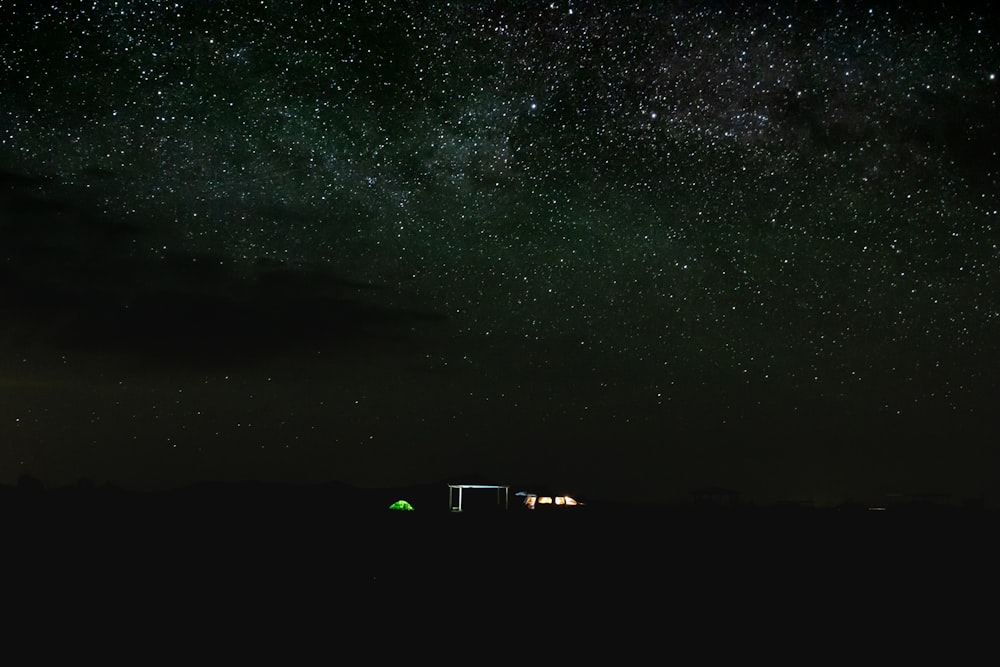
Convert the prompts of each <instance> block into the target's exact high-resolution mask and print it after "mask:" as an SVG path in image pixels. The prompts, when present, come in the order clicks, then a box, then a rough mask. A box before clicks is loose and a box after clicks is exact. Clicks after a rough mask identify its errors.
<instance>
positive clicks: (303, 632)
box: [0, 484, 998, 664]
mask: <svg viewBox="0 0 1000 667" xmlns="http://www.w3.org/2000/svg"><path fill="white" fill-rule="evenodd" d="M0 490H2V492H3V493H2V495H0V514H2V516H3V517H4V530H3V545H4V552H5V555H6V559H5V560H6V569H5V577H4V579H5V581H4V586H3V592H4V600H5V606H6V607H7V609H8V610H11V611H13V612H14V614H13V618H14V619H15V623H14V625H13V626H9V630H10V633H11V634H10V635H9V636H12V637H13V636H17V637H22V636H21V635H20V634H19V633H20V630H21V629H24V630H25V631H26V632H27V633H28V634H25V635H24V637H28V636H30V637H32V640H31V642H35V643H31V642H28V641H27V640H25V639H24V638H23V637H22V638H21V641H20V644H19V645H20V646H34V647H36V651H39V650H43V649H41V648H39V647H43V646H44V647H46V648H45V649H44V650H45V651H46V654H48V652H49V650H50V649H49V648H48V647H52V649H53V650H55V648H56V647H61V648H62V649H66V648H68V649H69V650H70V653H71V655H73V656H74V657H76V656H79V655H81V652H84V649H83V648H81V647H82V646H87V647H91V648H88V649H86V652H90V651H108V650H110V651H112V652H113V653H115V654H118V655H122V654H124V655H125V656H127V657H130V659H131V657H134V656H136V655H139V656H147V655H149V651H152V652H153V653H155V654H156V655H162V654H163V653H161V652H166V651H177V652H179V654H180V657H185V658H188V659H190V658H191V657H192V656H197V657H200V658H204V657H206V656H207V655H210V653H206V651H209V650H211V651H212V652H219V655H220V656H225V657H227V658H228V659H234V658H235V657H236V656H239V655H246V656H248V657H252V658H254V659H256V660H260V659H262V657H261V654H260V653H259V651H263V650H264V648H263V647H265V646H267V647H268V650H269V651H274V650H276V651H277V653H267V654H263V655H269V656H271V657H272V658H274V659H275V660H276V661H279V662H282V663H283V664H285V663H286V662H287V661H289V660H292V659H293V658H295V657H296V656H297V657H299V658H302V659H307V658H310V657H312V656H315V655H317V654H316V653H315V652H316V651H317V650H320V651H325V652H326V653H325V654H324V655H326V656H327V657H330V656H338V655H342V653H341V652H344V651H348V650H352V651H353V650H354V649H353V648H350V649H349V648H348V647H354V646H358V645H360V646H361V647H362V649H361V650H364V651H369V652H370V655H369V657H371V658H373V659H375V658H378V657H380V656H381V657H385V656H387V655H394V656H398V655H402V656H412V655H418V654H419V652H421V651H424V650H427V649H429V650H431V652H432V654H433V655H438V656H440V655H442V654H443V653H442V652H444V654H448V653H447V652H448V651H458V650H459V649H460V648H461V649H462V650H467V649H468V650H473V651H486V652H487V653H488V654H489V655H491V656H494V657H496V656H498V655H506V656H512V657H511V659H518V658H517V656H520V657H521V658H529V657H531V656H535V657H536V658H540V656H542V655H553V656H559V657H560V658H561V659H562V660H564V661H573V662H575V661H577V660H579V659H581V658H583V659H586V660H588V661H589V660H591V659H593V657H594V656H593V655H591V651H592V648H591V647H595V646H605V647H610V648H611V650H613V651H615V652H616V653H615V655H617V656H618V658H619V659H624V658H625V656H626V655H635V657H636V658H637V659H638V658H639V657H641V655H648V651H650V650H655V651H663V652H664V655H666V654H669V653H671V652H682V651H683V652H685V653H684V654H685V655H700V656H701V658H702V659H705V660H725V661H733V660H744V659H746V658H747V657H748V656H751V655H777V654H786V655H789V656H791V657H796V659H801V660H806V661H807V662H811V660H812V659H813V658H816V659H819V656H821V655H832V654H833V653H831V652H834V651H836V652H841V651H846V652H847V654H848V655H856V651H857V650H861V649H858V648H856V646H863V647H864V649H863V650H864V651H890V652H891V653H892V654H893V655H896V656H899V655H900V654H899V651H902V650H905V651H913V650H918V649H915V648H914V647H917V646H919V645H921V644H920V642H923V641H925V640H929V639H930V638H932V637H937V638H941V636H942V635H941V633H942V632H943V631H944V629H945V627H958V628H960V629H961V630H962V631H963V632H964V633H966V635H967V636H968V637H970V638H973V637H976V636H978V637H980V638H985V637H988V636H989V632H990V631H989V619H990V618H991V614H992V612H991V611H990V609H991V607H990V605H993V604H994V603H993V601H994V600H995V593H996V591H997V588H998V587H997V571H996V563H997V555H998V549H997V544H996V541H995V535H996V528H997V525H998V522H997V514H996V513H995V512H993V511H989V510H982V509H977V508H974V507H969V508H963V509H958V508H951V509H948V508H943V507H932V506H929V505H925V506H922V507H921V506H916V505H911V506H908V507H899V508H894V509H895V510H896V511H885V512H871V511H866V510H864V509H862V508H860V507H847V506H845V507H842V508H837V509H832V508H831V509H811V508H802V507H792V506H775V507H766V508H765V507H758V508H754V507H750V506H736V507H728V508H720V507H696V506H694V505H688V506H677V507H649V506H647V507H627V506H620V507H614V506H602V507H594V506H588V507H585V508H582V509H581V508H578V509H577V510H570V511H548V512H546V511H536V512H529V511H525V510H516V509H511V510H508V511H494V512H489V511H479V512H472V511H470V512H464V513H462V514H453V513H451V512H449V511H448V505H447V488H446V487H445V486H444V485H443V484H441V485H433V486H427V487H419V488H408V489H381V490H378V489H364V490H362V489H355V488H353V487H347V486H342V485H334V484H330V485H324V486H314V487H280V486H275V485H262V484H233V485H221V484H208V485H202V486H195V487H188V488H186V489H180V490H176V491H173V492H164V493H132V492H127V491H123V490H120V489H116V488H113V487H93V488H79V487H73V488H67V489H51V490H42V489H40V488H31V487H30V486H28V485H26V484H22V485H21V486H20V487H18V488H14V487H3V488H2V489H0ZM402 494H406V495H405V496H403V497H406V498H408V499H409V500H410V501H411V502H412V503H413V504H414V506H416V507H418V508H420V507H423V508H424V509H422V510H421V509H418V510H416V511H413V512H391V511H389V510H388V509H386V508H387V507H388V505H389V503H391V502H392V501H393V500H396V499H398V498H399V497H400V496H401V495H402ZM435 497H436V501H434V502H431V501H433V500H434V499H435ZM430 508H434V509H430ZM928 627H930V628H931V629H932V630H933V633H932V634H929V635H928V636H927V637H926V638H925V637H924V636H923V633H924V632H925V630H927V628H928ZM36 636H38V637H40V639H38V640H37V641H36V640H35V639H34V638H35V637H36ZM53 637H58V639H53ZM70 638H82V639H72V640H71V639H70ZM870 640H874V641H875V642H878V644H872V643H870ZM74 641H82V642H83V643H82V644H79V645H78V644H75V643H72V642H74ZM39 642H40V643H39ZM900 642H902V643H900ZM969 646H970V644H963V645H962V646H961V647H958V648H957V649H956V650H960V651H965V650H970V649H969ZM126 647H129V648H126ZM132 647H135V648H132ZM206 647H211V648H210V649H208V648H206ZM275 647H277V648H276V649H275ZM365 647H367V648H365ZM691 650H694V651H697V652H699V653H697V654H691V653H689V652H690V651H691ZM949 650H950V649H949ZM135 651H138V653H136V652H135ZM192 651H195V652H194V653H192ZM350 655H354V656H355V658H357V654H356V653H351V654H350ZM951 655H955V654H951ZM414 659H415V658H414ZM800 664H801V663H800Z"/></svg>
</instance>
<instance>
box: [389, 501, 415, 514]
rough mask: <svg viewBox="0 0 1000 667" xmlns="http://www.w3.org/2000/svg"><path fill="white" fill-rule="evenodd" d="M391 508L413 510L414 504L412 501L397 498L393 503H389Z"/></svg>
mask: <svg viewBox="0 0 1000 667" xmlns="http://www.w3.org/2000/svg"><path fill="white" fill-rule="evenodd" d="M389 509H391V510H403V511H406V512H412V511H413V505H411V504H410V503H408V502H406V501H405V500H397V501H396V502H394V503H393V504H391V505H389Z"/></svg>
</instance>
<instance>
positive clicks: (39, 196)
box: [0, 172, 442, 361]
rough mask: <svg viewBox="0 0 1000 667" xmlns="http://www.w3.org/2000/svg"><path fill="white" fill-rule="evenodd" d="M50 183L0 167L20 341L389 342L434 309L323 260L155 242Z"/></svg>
mask: <svg viewBox="0 0 1000 667" xmlns="http://www.w3.org/2000/svg"><path fill="white" fill-rule="evenodd" d="M54 186H55V182H54V180H52V179H41V178H33V177H30V176H27V175H24V174H16V173H9V172H8V173H4V174H0V193H2V195H0V246H2V248H3V254H2V255H0V310H2V311H3V314H4V320H5V323H6V326H5V329H6V333H7V334H8V335H9V336H11V337H12V338H13V339H14V340H15V341H16V342H18V343H21V344H28V345H52V346H60V347H70V348H93V349H101V350H113V351H119V352H125V353H137V354H141V355H143V356H149V357H151V358H166V359H185V360H189V361H207V360H209V359H212V358H218V357H219V356H222V357H224V358H227V359H237V358H238V359H248V360H249V359H253V358H255V357H263V356H267V355H271V354H274V353H282V352H287V351H294V350H296V349H300V348H303V347H308V348H310V349H340V348H344V347H345V346H355V347H354V349H357V348H356V346H357V345H370V344H387V343H389V342H390V341H400V340H402V339H405V338H407V337H408V336H409V335H410V334H411V333H412V331H413V330H414V329H415V328H417V327H423V326H424V325H427V324H429V323H438V322H440V321H442V318H441V317H440V316H439V315H437V314H435V313H431V312H423V311H419V310H416V309H413V310H410V309H405V308H399V307H391V306H387V305H384V304H383V303H381V302H380V299H382V298H384V297H385V294H384V290H382V289H380V288H378V287H376V286H373V285H369V284H365V283H362V282H356V281H351V280H347V279H344V278H341V277H340V276H338V275H336V274H335V273H334V272H333V271H331V270H330V269H329V268H320V267H301V266H300V267H293V266H290V265H287V264H283V263H280V262H274V261H267V260H258V261H256V262H252V263H243V264H238V263H235V262H232V261H226V260H224V259H222V258H219V257H213V256H209V255H199V254H194V253H183V252H176V251H172V252H164V253H159V252H157V251H156V248H157V247H158V246H162V245H163V244H162V239H160V238H158V236H157V234H156V233H155V232H154V231H153V230H152V229H149V228H144V227H141V226H139V225H136V224H133V223H125V222H120V221H116V220H113V219H110V218H108V217H106V216H102V215H99V214H97V213H95V212H93V211H91V210H89V209H87V208H86V207H84V206H81V205H79V204H74V203H70V200H69V199H67V198H65V197H61V196H59V195H53V194H51V192H50V191H51V190H55V189H56V188H55V187H54ZM171 240H172V241H174V240H175V239H171ZM172 245H176V244H172Z"/></svg>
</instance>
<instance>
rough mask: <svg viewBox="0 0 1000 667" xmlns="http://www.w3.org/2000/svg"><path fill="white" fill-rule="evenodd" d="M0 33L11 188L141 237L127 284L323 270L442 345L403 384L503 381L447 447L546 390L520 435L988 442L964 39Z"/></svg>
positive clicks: (999, 268)
mask: <svg viewBox="0 0 1000 667" xmlns="http://www.w3.org/2000/svg"><path fill="white" fill-rule="evenodd" d="M4 4H5V7H4V9H3V10H2V11H3V14H4V21H3V22H2V23H3V27H2V28H0V34H2V43H3V46H2V47H0V72H2V77H0V80H2V82H0V114H2V118H3V122H2V125H0V132H2V134H0V167H2V168H3V169H4V170H6V171H7V172H11V173H18V174H25V175H27V176H30V177H33V178H38V179H39V182H41V183H44V185H42V186H39V187H40V188H42V189H43V190H44V191H45V192H46V196H59V197H64V198H70V199H72V200H73V201H74V202H82V203H85V205H86V206H88V207H90V208H91V209H92V210H94V211H96V212H99V213H100V214H101V215H104V216H106V217H107V218H109V219H111V220H114V221H116V223H117V224H120V225H123V226H128V227H127V228H128V229H135V230H140V231H141V233H140V232H136V233H135V234H134V235H133V236H131V237H129V239H130V240H129V243H128V244H127V245H128V248H127V250H123V251H122V252H123V255H127V256H129V257H133V258H141V261H143V262H146V263H156V262H170V263H171V266H174V265H176V264H178V263H183V262H187V261H192V262H193V261H197V260H201V261H202V262H204V261H206V258H210V261H212V262H218V263H220V264H222V265H225V266H243V265H247V264H248V263H249V265H257V266H259V265H261V263H266V264H267V265H268V266H281V267H286V268H287V269H288V270H289V271H290V272H295V271H303V272H311V271H317V270H320V271H331V272H334V273H336V274H337V275H338V276H341V277H343V278H344V279H345V280H350V281H354V282H356V283H358V284H366V285H371V286H377V289H376V290H375V292H376V293H377V297H375V298H377V300H378V302H379V305H380V307H383V306H384V307H385V308H387V309H416V310H420V311H421V312H426V313H431V314H434V315H435V316H440V317H441V318H442V319H443V321H445V322H447V327H448V330H447V333H445V334H441V335H443V336H447V337H448V340H453V341H455V342H454V343H448V344H444V345H437V346H435V347H434V350H433V351H418V352H416V353H415V354H416V356H417V357H419V358H420V362H419V365H420V367H421V368H426V369H430V370H434V371H436V370H439V369H441V368H443V367H445V366H449V365H450V367H451V368H455V367H456V366H457V367H459V368H464V367H466V366H469V367H474V366H475V365H476V364H481V365H482V368H481V370H480V371H477V372H479V373H481V374H484V375H490V374H491V373H492V374H493V375H498V374H499V375H503V374H504V372H506V371H501V370H498V368H501V369H507V368H509V367H510V363H511V359H516V360H517V361H516V362H515V363H516V364H517V365H518V366H519V367H523V368H524V369H525V370H524V374H523V375H519V376H517V379H516V380H510V379H508V380H503V381H501V380H499V379H496V384H495V386H494V389H493V390H492V393H491V392H490V391H486V392H485V393H486V394H490V396H491V397H492V399H493V401H494V403H493V406H495V405H496V404H497V403H498V402H499V403H500V404H502V405H505V407H504V408H502V409H499V412H497V413H494V412H493V410H494V408H493V407H492V406H486V405H485V404H482V403H481V400H482V394H483V391H480V387H479V385H474V383H473V382H472V381H467V382H466V384H464V385H462V386H463V390H462V391H461V392H460V393H462V395H463V396H464V395H466V394H468V395H469V396H472V395H473V394H478V395H477V396H475V397H473V398H472V399H469V400H470V401H474V402H475V406H474V407H470V406H469V405H466V406H465V407H464V408H462V414H464V415H465V416H466V417H465V418H466V419H468V415H482V414H493V415H494V417H493V418H496V419H499V418H498V417H496V416H495V415H496V414H503V415H509V414H511V413H518V409H517V408H515V407H512V406H511V405H510V404H509V401H510V400H511V398H510V397H511V395H515V396H516V395H517V394H519V393H520V394H522V395H523V394H532V393H533V392H538V393H541V394H545V400H546V401H549V402H551V404H552V413H559V414H562V415H563V417H562V421H561V422H559V421H558V420H557V422H558V424H559V425H558V426H553V425H552V424H549V420H551V419H553V417H552V414H551V413H546V414H544V415H539V414H535V413H534V412H532V413H531V415H530V416H529V417H525V418H524V419H525V421H526V422H527V423H529V424H531V423H534V422H533V420H541V421H542V422H544V423H546V424H549V425H548V426H546V427H544V428H553V429H554V428H561V427H562V426H564V425H565V424H564V422H573V423H577V422H585V421H586V420H587V419H589V417H588V416H587V415H588V413H589V414H591V415H592V414H593V411H596V412H598V413H600V414H601V415H604V418H603V419H599V421H600V422H601V423H604V424H607V429H609V430H614V429H615V428H617V427H618V426H621V425H622V423H623V422H629V423H632V422H639V423H644V424H650V425H655V426H656V428H660V427H662V425H663V424H664V423H665V422H666V421H669V419H667V418H666V417H664V416H663V414H666V413H662V414H661V412H660V411H661V410H665V409H667V408H668V407H669V406H670V405H671V404H672V403H673V404H675V405H676V404H677V402H681V403H683V402H684V401H689V400H692V399H691V397H692V396H700V397H701V398H700V399H698V400H697V405H698V406H699V410H700V411H701V412H703V413H705V414H711V415H713V420H717V421H718V422H720V423H725V422H729V423H732V422H733V421H736V422H739V423H743V421H744V420H749V421H748V422H747V423H752V424H756V426H754V427H753V428H751V427H747V428H748V429H749V430H750V431H753V432H755V433H756V434H757V435H756V437H760V436H761V433H760V431H761V427H760V424H759V422H760V421H763V422H767V421H768V420H770V419H771V418H772V417H773V416H774V415H776V414H779V413H781V414H783V413H784V411H786V410H787V411H792V412H794V411H798V410H800V409H801V410H807V409H812V410H814V411H815V412H814V413H811V414H817V413H818V414H826V415H830V419H831V420H832V421H840V420H842V419H844V418H845V415H851V416H854V417H857V418H859V419H864V420H869V421H866V423H869V422H870V420H873V419H878V420H887V421H884V422H883V421H879V422H878V423H880V424H883V423H887V424H888V423H892V421H891V420H892V419H894V418H904V419H905V418H907V417H908V416H909V415H919V414H921V413H925V412H927V411H929V412H930V413H932V414H934V415H946V414H948V415H954V414H961V415H970V414H971V415H972V418H974V419H980V420H981V419H985V418H986V417H985V416H984V415H985V414H986V411H987V410H988V408H987V406H988V405H989V404H990V402H991V400H992V399H991V398H990V397H991V396H992V397H995V390H993V389H991V388H992V387H994V386H995V381H996V380H997V363H996V361H997V352H998V350H997V343H998V342H1000V337H998V334H1000V327H998V324H1000V254H998V253H1000V246H998V243H1000V231H998V229H997V219H998V218H997V216H998V215H1000V201H998V200H1000V170H998V166H1000V162H998V154H997V150H998V147H1000V141H998V139H1000V136H998V130H997V125H996V120H995V119H996V118H997V113H998V90H1000V88H998V86H1000V82H998V81H997V80H996V75H997V73H998V72H1000V47H998V44H1000V40H998V33H997V26H996V22H995V21H994V20H992V19H991V17H989V16H988V15H986V14H980V13H977V12H976V11H974V10H966V9H949V8H948V7H943V8H939V9H937V10H926V9H923V10H921V11H919V12H918V11H915V10H913V9H912V8H911V7H910V6H909V5H907V4H906V3H900V4H899V5H892V4H888V3H869V4H868V5H866V6H855V4H854V3H849V4H842V3H818V2H804V1H803V2H770V3H768V2H759V3H752V4H743V5H741V6H740V7H739V8H733V7H730V6H726V5H725V3H687V2H676V3H629V4H628V5H626V4H624V3H610V2H608V3H592V2H555V3H548V2H518V3H427V4H430V5H432V8H426V7H425V6H424V4H423V3H406V2H402V3H397V2H389V3H386V2H367V3H344V4H338V3H334V2H325V3H289V2H260V3H253V4H252V5H251V4H248V3H229V2H168V3H164V2H125V1H121V2H98V3H77V2H64V3H51V4H48V5H46V4H44V3H32V2H21V3H17V2H15V3H4ZM126 236H127V234H126ZM7 261H8V262H12V261H13V260H11V259H10V258H8V260H7ZM136 261H139V260H136ZM227 335H228V334H227ZM490 355H493V356H490ZM497 356H499V358H501V359H503V361H500V362H497V361H493V362H489V361H484V360H488V359H494V360H495V359H496V358H497ZM490 364H492V366H491V365H490ZM609 369H613V370H609ZM536 371H537V372H538V373H543V374H546V373H555V374H558V373H564V374H568V376H569V377H570V378H572V379H571V380H569V381H568V382H569V384H573V383H576V382H578V381H582V380H580V378H587V379H586V382H589V383H590V385H588V387H589V388H588V389H581V390H580V393H579V394H577V395H575V396H573V395H570V396H565V395H563V396H560V397H558V398H553V397H552V396H550V395H549V394H548V393H547V392H546V391H540V390H538V388H537V386H535V385H532V384H531V380H530V378H531V377H533V376H532V375H531V373H532V372H536ZM491 377H492V376H491ZM545 377H546V378H548V377H550V376H548V375H545ZM560 377H562V376H560ZM549 381H550V380H546V381H545V382H549ZM503 382H506V383H507V384H506V385H504V384H503ZM543 384H544V383H543ZM591 385H592V386H591ZM473 386H475V388H474V389H472V390H470V391H466V389H469V388H470V387H473ZM607 393H611V394H614V395H615V396H616V398H613V399H607V402H603V403H602V401H606V399H604V398H601V397H603V396H605V395H606V394H607ZM488 399H489V397H487V400H488ZM453 400H454V397H451V398H449V401H453ZM523 400H524V399H523V398H522V401H523ZM637 402H638V403H637ZM637 404H641V407H635V406H636V405H637ZM393 405H395V403H394V402H393ZM808 405H812V406H813V407H812V408H807V407H804V406H808ZM630 406H631V407H630ZM816 406H819V407H816ZM424 409H425V408H421V411H423V410H424ZM682 411H683V410H682ZM449 414H450V413H449ZM669 414H670V415H675V416H676V413H675V412H671V413H669ZM450 416H451V417H454V415H451V414H450ZM478 418H479V417H476V419H478ZM504 419H506V418H504ZM459 421H461V419H460V420H459ZM821 422H822V420H821ZM823 423H825V422H823ZM976 423H977V424H979V423H980V422H976ZM303 428H305V427H303ZM400 428H401V427H400ZM525 428H526V429H529V430H530V429H534V428H535V426H530V427H525ZM651 428H652V426H651ZM976 428H977V429H978V428H981V426H976ZM459 430H461V429H459ZM763 430H764V431H767V429H766V428H765V429H763ZM465 435H467V433H466V434H465ZM636 437H638V439H640V440H643V441H644V442H645V441H648V440H649V439H650V436H648V434H647V433H646V432H645V431H642V437H639V436H636Z"/></svg>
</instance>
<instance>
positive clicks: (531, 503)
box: [517, 491, 583, 510]
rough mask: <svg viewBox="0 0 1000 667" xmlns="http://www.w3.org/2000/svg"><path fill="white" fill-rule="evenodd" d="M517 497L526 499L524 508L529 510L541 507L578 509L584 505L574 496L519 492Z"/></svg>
mask: <svg viewBox="0 0 1000 667" xmlns="http://www.w3.org/2000/svg"><path fill="white" fill-rule="evenodd" d="M517 495H518V496H521V497H523V498H524V506H525V507H526V508H527V509H529V510H533V509H536V508H538V507H541V506H545V507H550V506H551V507H578V506H580V505H583V503H581V502H580V501H578V500H577V499H575V498H573V497H572V496H555V495H538V494H537V493H528V492H527V491H519V492H518V493H517Z"/></svg>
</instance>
